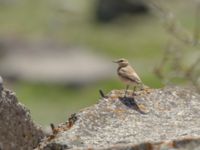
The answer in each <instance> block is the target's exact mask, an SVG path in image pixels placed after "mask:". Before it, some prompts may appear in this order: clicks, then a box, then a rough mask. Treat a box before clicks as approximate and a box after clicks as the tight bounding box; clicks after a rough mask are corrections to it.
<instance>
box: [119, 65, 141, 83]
mask: <svg viewBox="0 0 200 150" xmlns="http://www.w3.org/2000/svg"><path fill="white" fill-rule="evenodd" d="M118 73H119V75H120V76H121V77H123V78H126V79H127V80H130V81H132V82H136V83H138V84H139V83H141V79H140V77H139V76H138V75H137V73H136V72H135V70H134V69H133V68H132V67H131V66H127V67H123V68H121V69H120V70H119V72H118Z"/></svg>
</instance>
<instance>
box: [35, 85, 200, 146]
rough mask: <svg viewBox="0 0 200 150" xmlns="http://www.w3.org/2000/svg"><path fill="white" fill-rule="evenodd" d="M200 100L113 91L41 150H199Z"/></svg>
mask: <svg viewBox="0 0 200 150" xmlns="http://www.w3.org/2000/svg"><path fill="white" fill-rule="evenodd" d="M199 116H200V95H199V94H197V93H196V92H195V91H194V90H193V89H185V88H179V87H166V88H163V89H146V90H143V91H138V92H136V93H135V94H133V93H132V91H128V95H127V97H126V98H124V91H123V90H113V91H112V92H110V93H109V94H108V95H107V96H106V97H105V98H101V99H100V101H99V103H98V104H96V105H94V106H91V107H89V108H86V109H84V110H82V111H80V112H79V113H77V114H76V115H72V116H71V117H70V118H69V120H68V121H67V122H66V123H63V124H61V125H59V126H58V127H57V128H53V133H52V135H51V136H49V137H46V138H45V139H43V142H41V143H40V146H39V147H38V148H37V149H41V150H52V149H54V150H63V149H74V150H77V149H102V150H103V149H107V150H128V149H132V150H136V149H137V150H152V149H155V150H157V149H162V150H169V149H170V150H172V149H194V148H197V149H198V148H200V139H199V138H198V137H200V117H199Z"/></svg>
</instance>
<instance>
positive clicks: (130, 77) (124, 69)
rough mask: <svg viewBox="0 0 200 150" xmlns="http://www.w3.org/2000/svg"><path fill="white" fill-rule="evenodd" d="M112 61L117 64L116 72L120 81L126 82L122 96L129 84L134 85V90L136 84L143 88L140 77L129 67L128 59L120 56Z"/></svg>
mask: <svg viewBox="0 0 200 150" xmlns="http://www.w3.org/2000/svg"><path fill="white" fill-rule="evenodd" d="M113 62H114V63H117V64H118V68H117V74H118V76H119V78H120V79H121V81H122V82H123V83H125V84H126V90H125V95H124V97H126V94H127V90H128V88H129V86H134V91H135V90H136V87H138V86H140V88H141V89H142V88H143V83H142V80H141V79H140V77H139V76H138V74H137V73H136V71H135V70H134V69H133V68H132V67H131V65H130V64H129V62H128V60H126V59H124V58H120V59H118V60H115V61H113Z"/></svg>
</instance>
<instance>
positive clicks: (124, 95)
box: [124, 85, 129, 97]
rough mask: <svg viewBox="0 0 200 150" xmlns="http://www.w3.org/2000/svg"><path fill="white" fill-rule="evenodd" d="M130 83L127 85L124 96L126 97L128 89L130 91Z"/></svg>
mask: <svg viewBox="0 0 200 150" xmlns="http://www.w3.org/2000/svg"><path fill="white" fill-rule="evenodd" d="M128 88H129V85H127V86H126V90H125V94H124V97H126V94H127V91H128Z"/></svg>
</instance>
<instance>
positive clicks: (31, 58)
mask: <svg viewBox="0 0 200 150" xmlns="http://www.w3.org/2000/svg"><path fill="white" fill-rule="evenodd" d="M1 41H2V42H1V43H2V45H3V46H2V47H4V48H3V49H4V52H2V53H4V56H3V58H2V59H0V72H1V75H3V76H5V77H7V78H10V79H13V80H17V79H18V80H25V81H32V82H43V83H53V84H64V85H68V86H70V87H75V88H76V87H81V86H84V85H88V84H91V83H94V82H96V81H99V80H102V79H105V78H109V77H112V72H113V70H112V69H113V64H112V63H111V61H110V60H109V59H107V58H106V57H105V56H101V55H99V54H96V53H93V52H92V51H90V50H89V49H86V48H82V47H77V46H68V45H66V44H63V43H59V42H56V41H53V40H44V41H26V40H23V39H14V40H12V39H2V40H1ZM80 74H81V75H80Z"/></svg>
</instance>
